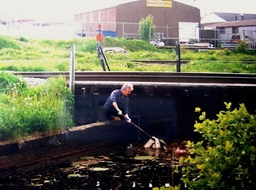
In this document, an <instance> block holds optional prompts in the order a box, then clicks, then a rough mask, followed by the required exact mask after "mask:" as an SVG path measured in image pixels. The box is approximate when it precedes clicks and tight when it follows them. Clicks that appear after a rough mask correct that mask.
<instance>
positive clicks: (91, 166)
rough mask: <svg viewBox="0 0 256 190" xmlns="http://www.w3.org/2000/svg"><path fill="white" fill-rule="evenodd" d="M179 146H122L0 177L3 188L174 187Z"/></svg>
mask: <svg viewBox="0 0 256 190" xmlns="http://www.w3.org/2000/svg"><path fill="white" fill-rule="evenodd" d="M177 146H180V144H177V143H167V146H166V147H167V150H166V151H164V150H155V149H151V148H150V149H144V148H143V145H136V146H135V145H127V146H125V145H120V146H117V147H114V148H113V149H111V150H107V151H106V152H104V151H103V152H102V153H101V154H99V155H97V156H84V157H83V156H82V157H80V158H79V159H76V160H75V161H73V162H69V163H61V164H57V165H52V166H50V167H47V168H41V169H37V170H34V171H29V172H25V173H21V174H16V175H13V176H8V177H4V178H0V189H67V190H71V189H72V190H74V189H92V190H94V189H95V190H110V189H113V190H114V189H115V190H117V189H119V190H121V189H153V188H154V187H155V188H156V187H157V188H159V189H160V188H161V189H172V187H174V186H175V185H178V184H179V183H180V181H179V178H180V174H177V173H175V172H174V167H175V165H177V163H178V158H177V156H178V155H177V154H175V150H177ZM176 153H177V152H176Z"/></svg>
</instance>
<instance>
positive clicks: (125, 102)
mask: <svg viewBox="0 0 256 190" xmlns="http://www.w3.org/2000/svg"><path fill="white" fill-rule="evenodd" d="M113 102H116V103H117V105H118V107H119V109H120V110H122V112H123V114H124V115H125V114H128V106H129V97H128V96H124V95H123V94H122V92H121V89H117V90H114V91H113V92H111V94H110V96H109V97H108V99H107V101H106V103H105V104H104V107H105V108H107V109H115V108H114V107H113Z"/></svg>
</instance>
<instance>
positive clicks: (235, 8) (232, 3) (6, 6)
mask: <svg viewBox="0 0 256 190" xmlns="http://www.w3.org/2000/svg"><path fill="white" fill-rule="evenodd" d="M129 1H134V0H92V1H91V0H0V19H1V18H4V17H6V18H15V17H24V18H27V17H30V18H33V19H42V20H48V21H49V20H52V21H64V20H71V18H72V15H73V14H75V13H81V12H85V11H90V10H96V9H101V8H106V7H111V6H115V5H118V4H121V3H124V2H129ZM176 1H180V2H183V3H185V4H190V5H193V6H197V7H198V8H200V10H201V12H202V13H205V12H212V11H215V12H237V13H255V14H256V0H176Z"/></svg>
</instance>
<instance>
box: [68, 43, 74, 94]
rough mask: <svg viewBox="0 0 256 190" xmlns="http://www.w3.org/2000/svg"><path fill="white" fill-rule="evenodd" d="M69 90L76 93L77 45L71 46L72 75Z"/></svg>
mask: <svg viewBox="0 0 256 190" xmlns="http://www.w3.org/2000/svg"><path fill="white" fill-rule="evenodd" d="M69 88H70V90H71V92H72V93H74V92H75V45H74V44H72V45H71V51H70V73H69Z"/></svg>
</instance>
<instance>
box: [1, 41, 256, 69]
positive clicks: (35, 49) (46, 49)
mask: <svg viewBox="0 0 256 190" xmlns="http://www.w3.org/2000/svg"><path fill="white" fill-rule="evenodd" d="M0 37H1V38H0V70H8V71H68V70H69V64H70V47H71V45H72V44H74V45H75V47H76V52H75V53H76V65H75V69H76V70H77V71H102V67H101V64H100V60H99V58H98V56H97V53H96V40H95V39H94V38H85V39H70V40H33V39H24V38H22V37H20V38H17V39H15V38H10V37H6V36H0ZM1 41H2V43H1ZM102 46H103V47H122V48H124V49H125V50H127V51H128V53H127V54H120V53H115V54H113V53H106V57H107V60H108V63H109V66H110V69H111V70H113V71H151V72H154V71H162V70H163V71H166V72H168V71H169V72H173V71H175V70H176V69H175V65H170V64H169V65H162V64H151V65H149V64H138V63H134V62H133V60H175V59H176V53H175V50H174V49H163V48H161V49H158V48H156V47H155V46H152V45H150V44H149V43H147V42H145V41H141V40H126V39H124V38H121V39H120V38H109V37H106V38H105V39H104V41H103V44H102ZM240 49H241V48H240ZM240 49H235V50H228V49H221V50H209V51H204V52H194V51H191V50H188V49H185V48H183V47H181V60H188V61H189V63H188V64H187V65H182V66H181V72H183V71H184V72H227V73H228V72H230V73H233V72H235V73H255V63H256V56H255V54H256V52H255V51H250V52H248V51H244V50H243V51H241V50H240ZM243 61H250V62H251V64H246V63H243Z"/></svg>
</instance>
